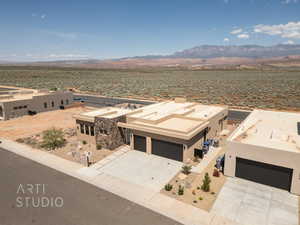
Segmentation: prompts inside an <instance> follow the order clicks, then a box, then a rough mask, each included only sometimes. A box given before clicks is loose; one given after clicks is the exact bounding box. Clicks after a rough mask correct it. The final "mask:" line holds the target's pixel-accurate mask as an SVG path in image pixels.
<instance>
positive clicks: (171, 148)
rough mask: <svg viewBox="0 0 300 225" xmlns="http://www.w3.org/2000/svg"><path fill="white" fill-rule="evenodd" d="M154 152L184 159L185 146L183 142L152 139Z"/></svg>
mask: <svg viewBox="0 0 300 225" xmlns="http://www.w3.org/2000/svg"><path fill="white" fill-rule="evenodd" d="M152 154H154V155H158V156H162V157H165V158H169V159H174V160H177V161H183V146H182V145H181V144H176V143H172V142H167V141H161V140H156V139H152Z"/></svg>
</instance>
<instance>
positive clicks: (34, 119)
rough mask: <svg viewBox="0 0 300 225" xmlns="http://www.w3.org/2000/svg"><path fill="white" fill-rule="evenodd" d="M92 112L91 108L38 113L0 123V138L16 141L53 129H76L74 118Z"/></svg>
mask: <svg viewBox="0 0 300 225" xmlns="http://www.w3.org/2000/svg"><path fill="white" fill-rule="evenodd" d="M89 110H91V108H89V107H76V108H70V109H65V110H55V111H50V112H43V113H38V114H36V115H34V116H23V117H19V118H16V119H12V120H6V121H1V122H0V137H3V138H8V139H11V140H16V139H18V138H24V137H28V136H31V135H34V134H38V133H41V132H42V131H44V130H47V129H49V128H52V127H56V128H63V129H66V128H75V121H74V118H73V116H74V115H76V114H79V113H82V112H86V111H89Z"/></svg>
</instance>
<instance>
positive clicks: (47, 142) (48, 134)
mask: <svg viewBox="0 0 300 225" xmlns="http://www.w3.org/2000/svg"><path fill="white" fill-rule="evenodd" d="M65 143H66V140H65V139H64V133H63V131H62V130H61V129H56V128H52V129H50V130H46V131H44V132H43V141H42V144H41V147H42V148H45V149H47V150H54V149H56V148H60V147H63V146H64V145H65Z"/></svg>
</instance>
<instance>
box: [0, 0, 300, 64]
mask: <svg viewBox="0 0 300 225" xmlns="http://www.w3.org/2000/svg"><path fill="white" fill-rule="evenodd" d="M279 43H289V44H293V43H294V44H300V0H172V1H169V0H151V1H149V0H127V1H126V0H123V1H121V0H119V1H117V0H109V1H108V0H107V1H101V0H86V1H80V0H77V1H75V0H74V1H71V0H60V1H58V0H51V1H45V0H40V1H33V0H26V1H25V0H24V1H20V0H18V1H16V0H10V1H1V4H0V60H19V61H20V60H28V61H36V60H59V59H81V58H99V59H104V58H118V57H126V56H136V55H148V54H170V53H173V52H175V51H179V50H183V49H186V48H191V47H194V46H197V45H202V44H212V45H242V44H260V45H273V44H279Z"/></svg>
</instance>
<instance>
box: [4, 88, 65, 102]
mask: <svg viewBox="0 0 300 225" xmlns="http://www.w3.org/2000/svg"><path fill="white" fill-rule="evenodd" d="M5 89H9V91H8V90H5ZM57 93H63V91H48V90H36V89H29V88H19V87H9V86H0V102H13V101H19V100H30V99H32V98H33V97H35V96H43V95H52V94H57Z"/></svg>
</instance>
